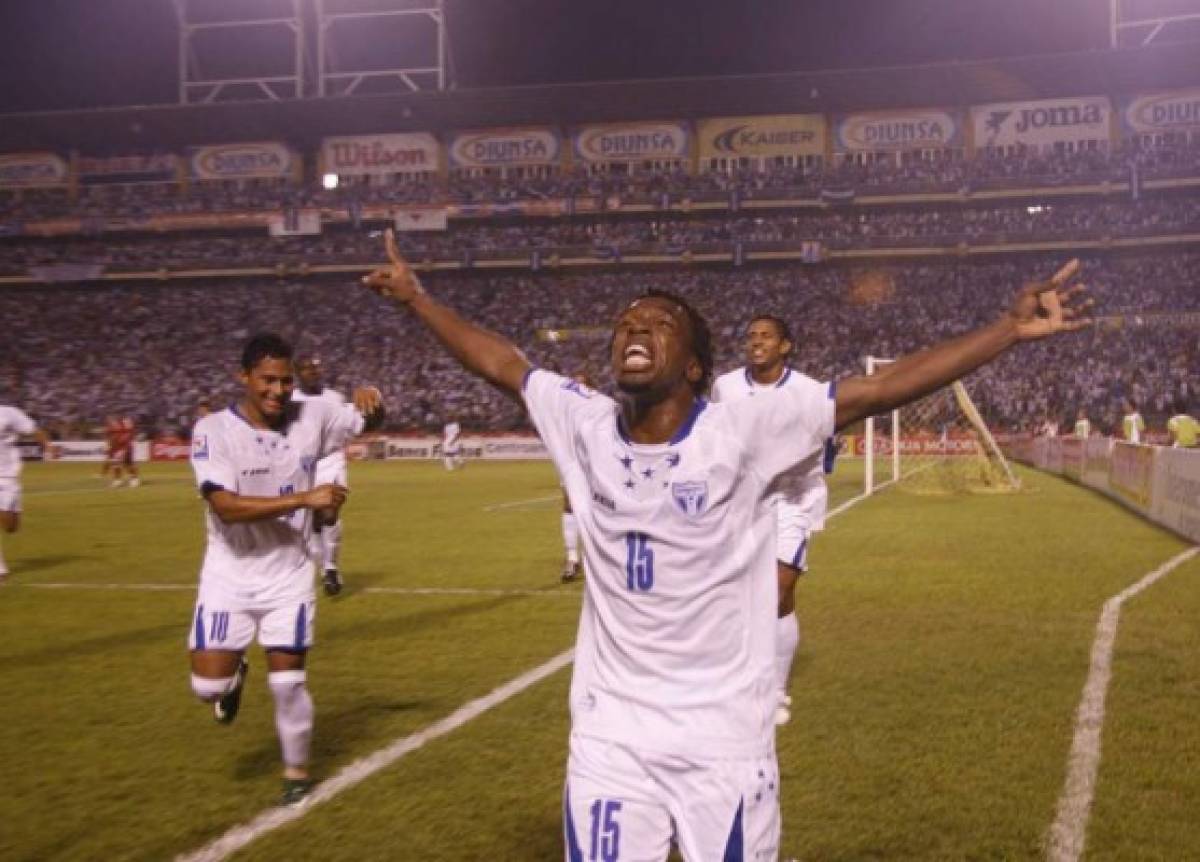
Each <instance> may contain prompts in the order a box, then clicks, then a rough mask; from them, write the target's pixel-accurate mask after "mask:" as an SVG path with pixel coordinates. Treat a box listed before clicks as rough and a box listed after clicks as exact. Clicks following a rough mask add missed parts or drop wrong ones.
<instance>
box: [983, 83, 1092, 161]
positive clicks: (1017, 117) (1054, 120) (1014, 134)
mask: <svg viewBox="0 0 1200 862" xmlns="http://www.w3.org/2000/svg"><path fill="white" fill-rule="evenodd" d="M971 129H972V131H973V132H974V144H975V148H976V149H986V148H988V147H1012V146H1020V145H1024V146H1028V147H1035V148H1038V149H1041V148H1044V147H1047V146H1053V145H1054V144H1080V143H1086V142H1088V141H1102V142H1107V141H1109V139H1110V138H1111V137H1112V103H1111V102H1109V100H1108V97H1107V96H1082V97H1079V98H1068V99H1043V100H1041V101H1038V102H1000V103H997V104H992V105H976V106H975V107H973V108H971Z"/></svg>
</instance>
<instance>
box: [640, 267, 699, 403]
mask: <svg viewBox="0 0 1200 862" xmlns="http://www.w3.org/2000/svg"><path fill="white" fill-rule="evenodd" d="M644 298H653V299H665V300H666V301H667V302H671V303H674V304H675V305H677V306H679V307H680V308H682V309H683V312H684V314H686V315H687V319H688V329H690V330H691V336H692V353H694V354H696V360H697V361H698V362H699V363H700V379H699V380H697V381H695V382H694V383H693V384H692V391H693V392H694V393H696V394H697V395H704V394H706V393H707V392H708V388H709V387H710V386H711V385H712V376H713V343H712V330H711V329H709V328H708V321H707V320H705V319H704V315H702V314H701V313H700V312H698V311H697V310H696V309H695V308H693V307H692V306H691V304H690V303H688V301H687V300H686V299H684V298H683V297H681V296H678V295H676V294H674V293H671V292H670V291H669V290H658V289H657V288H651V289H650V290H648V291H646V294H645V297H644Z"/></svg>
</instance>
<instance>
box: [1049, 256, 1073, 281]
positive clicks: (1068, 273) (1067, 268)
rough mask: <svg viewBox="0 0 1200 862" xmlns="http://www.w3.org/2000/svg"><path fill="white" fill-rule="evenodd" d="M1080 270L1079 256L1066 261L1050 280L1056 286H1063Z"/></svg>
mask: <svg viewBox="0 0 1200 862" xmlns="http://www.w3.org/2000/svg"><path fill="white" fill-rule="evenodd" d="M1077 272H1079V258H1077V257H1073V258H1071V259H1070V260H1068V261H1067V262H1066V263H1064V264H1063V265H1062V266H1061V267H1060V268H1059V270H1058V272H1056V273H1054V275H1052V276H1050V282H1051V283H1052V284H1053V285H1054V286H1055V287H1061V286H1062V285H1064V284H1066V283H1067V282H1068V281H1070V280H1071V278H1072V276H1074V275H1075V273H1077Z"/></svg>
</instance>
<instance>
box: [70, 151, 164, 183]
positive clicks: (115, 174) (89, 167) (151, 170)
mask: <svg viewBox="0 0 1200 862" xmlns="http://www.w3.org/2000/svg"><path fill="white" fill-rule="evenodd" d="M75 164H76V170H77V171H78V174H79V180H80V182H83V183H86V184H88V185H105V184H108V183H170V182H174V181H175V180H176V178H177V177H178V173H179V157H178V156H176V155H175V154H174V153H151V154H141V155H131V156H80V157H79V158H78V160H77V161H76V163H75Z"/></svg>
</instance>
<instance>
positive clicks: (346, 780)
mask: <svg viewBox="0 0 1200 862" xmlns="http://www.w3.org/2000/svg"><path fill="white" fill-rule="evenodd" d="M556 499H559V498H558V497H557V496H555V497H549V498H547V500H556ZM863 499H866V496H865V495H859V496H858V497H855V498H854V499H852V500H848V501H846V502H845V503H843V504H842V505H840V506H838V507H837V508H836V509H834V510H833V511H832V512H830V513H829V514H828V515H827V516H826V519H827V520H828V519H829V518H833V517H836V516H837V515H840V514H842V513H843V512H845V511H846V510H847V509H849V508H850V507H851V506H853V505H854V504H855V503H858V502H859V501H861V500H863ZM538 594H539V595H542V593H538ZM545 595H560V594H559V593H545ZM561 595H576V594H575V593H565V594H561ZM574 657H575V650H574V649H570V650H567V651H566V652H564V653H560V654H559V655H556V656H555V657H554V658H552V659H550V660H549V661H548V662H546V663H545V664H542V665H539V666H538V667H536V668H534V669H533V670H531V671H528V672H527V673H524V674H522V675H521V676H519V677H517V678H516V679H513V680H511V681H510V682H507V683H505V684H504V685H502V686H500V688H498V689H496V690H495V691H493V692H492V693H491V694H489V695H487V696H486V697H482V698H479V699H478V700H473V701H471V702H470V703H468V704H466V705H465V706H463V707H461V708H460V709H458V710H457V711H456V712H454V713H452V714H451V715H449V716H448V717H446V718H444V719H442V720H441V721H439V722H437V723H435V724H432V725H430V726H429V727H427V728H425V729H424V730H421V731H418V732H417V733H414V734H413V735H412V736H406V737H404V738H403V739H398V740H396V741H395V742H393V743H392V744H391V745H389V746H388V747H386V748H382V749H380V750H379V751H376V752H375V753H374V754H369V755H367V756H366V757H363V758H361V759H359V760H356V761H354V762H353V763H351V764H350V765H348V766H346V767H345V768H343V769H342V770H341V771H340V772H338V773H337V774H336V775H334V776H333V778H330V779H329V780H327V781H323V782H321V783H320V784H318V785H317V789H316V790H314V791H313V794H312V796H311V797H309V799H310V801H309V803H308V804H307V805H304V806H301V807H299V808H272V809H269V810H267V811H264V812H263V813H262V814H260V815H258V817H256V818H254V819H253V820H251V821H249V822H247V823H243V824H242V825H240V826H235V827H233V828H232V829H230V830H229V831H228V832H226V833H225V834H224V835H222V836H221V837H220V838H218V839H217V840H216V841H213V842H212V843H211V844H208V845H206V846H204V847H202V848H200V849H199V850H197V851H195V852H193V853H189V854H187V855H185V856H179V857H177V858H176V860H175V862H222V860H224V859H226V858H227V857H228V856H229V854H231V853H234V852H236V851H238V850H240V849H242V848H243V847H245V846H246V845H248V844H250V843H251V842H252V841H254V840H255V839H256V838H259V837H260V836H262V835H265V834H266V833H268V832H271V831H273V830H275V829H278V828H279V827H280V826H284V825H286V824H288V823H291V822H292V821H294V820H298V819H300V818H301V817H303V816H304V815H305V814H306V813H307V812H308V811H310V810H312V809H313V808H315V807H316V806H317V805H319V804H321V803H322V802H327V801H329V800H330V799H332V798H333V797H334V796H336V795H337V794H339V793H341V792H342V791H344V790H349V789H350V788H351V787H354V786H355V785H356V784H358V783H360V782H362V781H364V780H366V779H367V778H369V777H370V776H372V775H374V774H375V773H376V772H378V771H379V770H381V769H384V768H385V767H388V766H391V765H392V764H393V763H395V762H396V761H398V760H399V759H400V758H402V757H403V756H404V755H406V754H408V753H409V752H410V751H416V750H417V749H418V748H421V747H422V746H423V745H425V743H427V742H431V741H432V740H434V739H437V738H438V737H440V736H444V735H445V734H447V733H449V732H450V731H452V730H456V729H458V728H459V727H462V726H463V725H464V724H466V723H467V722H468V721H470V720H471V719H473V718H476V717H478V716H480V715H482V714H483V713H485V712H487V711H488V710H489V709H491V708H492V707H493V706H496V705H497V704H500V703H503V702H504V701H505V700H508V699H509V698H510V697H513V696H514V695H517V694H519V693H520V692H522V691H524V690H525V689H527V688H529V687H530V686H532V685H534V684H535V683H538V682H540V681H541V680H543V679H545V678H546V677H547V676H549V675H550V674H552V673H554V672H555V671H557V670H558V669H559V668H562V667H565V666H566V665H567V664H569V663H570V662H571V660H572V659H573V658H574Z"/></svg>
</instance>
